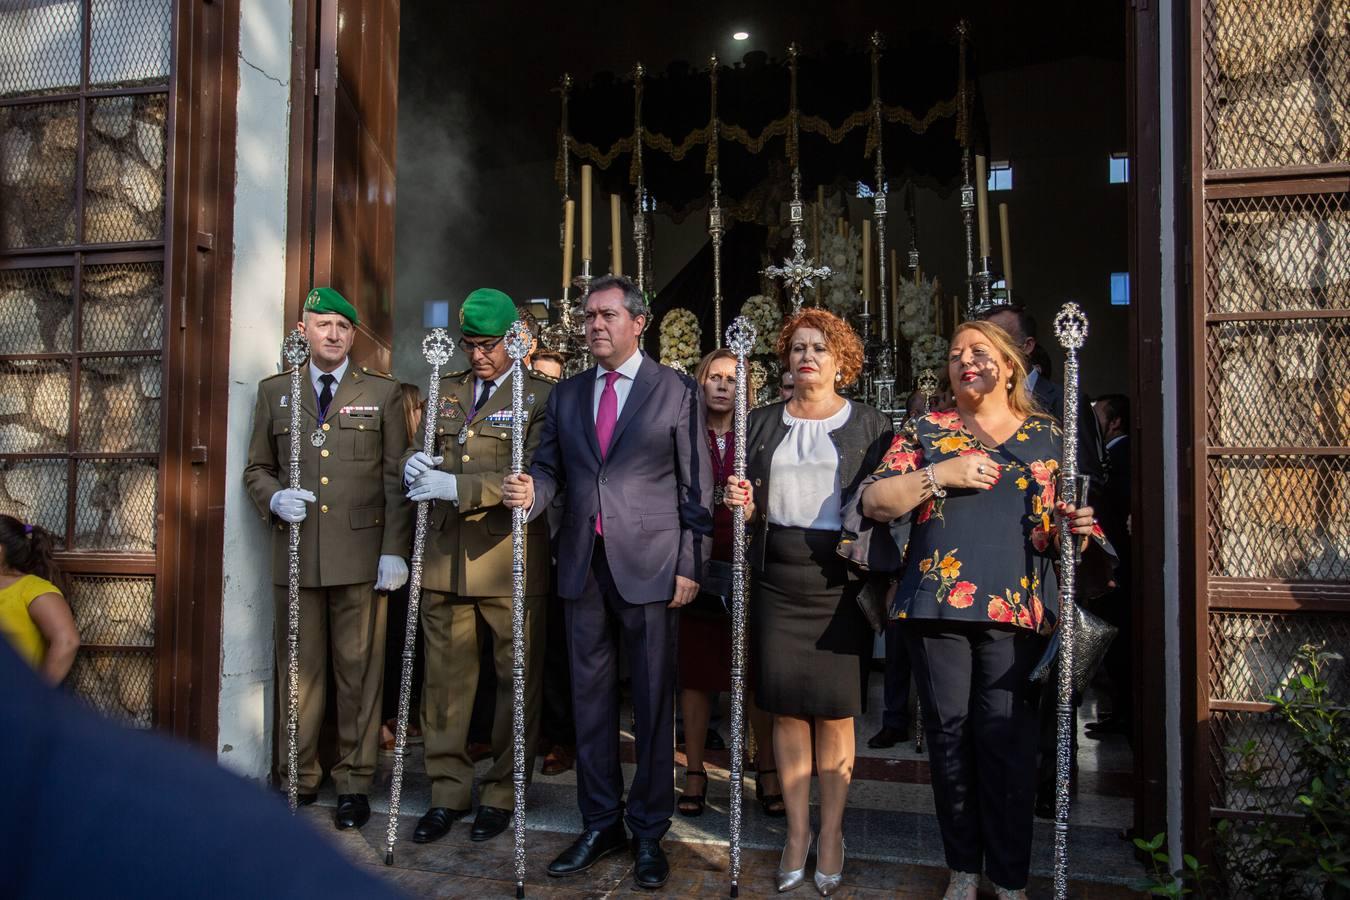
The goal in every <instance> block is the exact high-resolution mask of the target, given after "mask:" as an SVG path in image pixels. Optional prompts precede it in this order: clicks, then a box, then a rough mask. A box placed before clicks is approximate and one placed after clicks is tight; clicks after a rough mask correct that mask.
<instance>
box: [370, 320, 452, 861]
mask: <svg viewBox="0 0 1350 900" xmlns="http://www.w3.org/2000/svg"><path fill="white" fill-rule="evenodd" d="M454 355H455V344H454V342H453V341H451V340H450V335H449V334H448V333H446V330H445V329H444V328H433V329H431V333H430V334H428V335H427V336H426V337H424V338H423V339H422V358H423V359H425V360H426V361H427V362H429V363H431V384H430V386H429V387H428V388H427V403H426V407H425V410H424V412H423V413H422V452H424V453H425V454H426V455H427V456H435V455H436V408H437V406H439V405H440V394H441V367H442V366H444V365H445V364H446V363H448V362H450V359H451V357H453V356H454ZM430 512H431V503H430V501H426V500H424V501H422V502H420V503H418V504H417V525H416V528H415V529H414V530H413V551H412V564H411V565H410V566H409V569H408V620H407V623H406V625H405V626H404V629H403V669H402V672H401V673H400V674H399V680H398V724H397V726H396V727H395V729H394V771H393V775H392V776H391V777H390V780H389V827H388V830H387V831H386V832H385V836H384V837H385V840H384V864H385V865H386V866H392V865H393V864H394V842H395V841H396V840H397V839H398V808H399V801H400V800H401V799H402V797H403V757H404V754H405V753H406V751H407V749H408V714H409V707H410V706H411V705H412V678H413V655H414V654H415V653H416V651H417V617H418V613H419V609H420V606H421V603H422V556H423V554H424V553H425V551H426V547H427V519H428V517H429V514H430Z"/></svg>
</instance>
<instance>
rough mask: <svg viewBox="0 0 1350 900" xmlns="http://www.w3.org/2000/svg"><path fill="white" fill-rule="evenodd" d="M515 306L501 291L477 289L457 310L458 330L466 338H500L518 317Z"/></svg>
mask: <svg viewBox="0 0 1350 900" xmlns="http://www.w3.org/2000/svg"><path fill="white" fill-rule="evenodd" d="M519 315H520V314H519V313H518V312H517V311H516V304H515V302H514V301H512V299H511V298H510V297H508V296H506V295H505V294H503V293H502V292H501V291H498V290H494V289H492V288H479V289H478V290H476V291H474V292H473V293H472V294H470V295H469V296H467V297H465V298H464V303H463V304H462V305H461V306H460V308H459V330H460V332H461V333H462V334H464V335H465V336H466V337H501V336H502V335H504V334H506V331H507V329H509V328H510V327H511V323H512V322H514V321H515V320H516V319H517V318H518V317H519Z"/></svg>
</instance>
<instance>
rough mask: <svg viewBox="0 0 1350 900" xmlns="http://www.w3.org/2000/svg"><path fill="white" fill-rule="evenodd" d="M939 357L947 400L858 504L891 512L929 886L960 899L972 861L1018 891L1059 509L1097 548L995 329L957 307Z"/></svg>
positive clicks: (1054, 429)
mask: <svg viewBox="0 0 1350 900" xmlns="http://www.w3.org/2000/svg"><path fill="white" fill-rule="evenodd" d="M947 366H948V375H949V377H950V382H951V385H952V390H953V392H954V394H955V400H956V406H955V408H954V409H951V410H947V411H943V412H935V413H930V414H929V415H926V416H923V417H921V418H919V419H916V420H911V423H910V424H909V425H908V426H907V427H906V428H905V430H904V431H903V432H902V433H901V434H899V435H897V436H896V438H895V441H894V442H893V443H892V445H891V449H890V451H889V452H888V453H887V454H886V457H885V458H884V460H883V461H882V464H881V466H880V467H879V468H878V469H877V471H876V472H875V473H874V474H873V475H872V476H871V478H869V479H868V481H867V483H865V485H864V487H863V492H862V495H861V500H860V507H861V508H860V510H859V511H860V512H861V513H862V515H864V516H867V517H868V518H869V519H871V520H874V521H876V522H888V521H889V522H891V523H892V524H891V532H892V535H893V536H894V537H895V538H896V542H897V544H899V546H901V547H904V548H905V551H904V563H903V565H902V567H901V572H900V576H899V577H900V580H899V585H898V587H897V588H896V591H895V595H894V597H893V600H892V605H891V614H892V616H894V617H897V618H903V619H905V620H906V626H905V639H906V642H907V644H908V647H909V654H910V659H911V660H912V661H913V665H914V672H915V680H916V682H917V685H918V690H919V696H920V698H921V699H922V701H923V715H924V730H925V732H926V734H927V737H928V754H929V761H930V766H931V773H932V783H933V797H934V800H935V802H936V804H937V814H938V822H939V825H940V827H941V830H942V841H943V846H944V847H945V850H946V857H947V865H948V866H949V867H950V868H951V870H952V873H951V881H950V883H949V885H948V888H947V893H946V895H945V896H946V897H947V898H952V900H967V898H971V900H973V898H974V897H975V895H976V889H977V887H978V885H979V879H980V873H981V871H984V872H987V874H988V875H989V879H990V881H992V882H993V883H994V886H995V887H996V889H997V891H998V895H999V897H1024V896H1025V888H1026V883H1027V869H1028V866H1029V864H1030V859H1031V834H1032V809H1033V805H1034V802H1035V794H1036V743H1037V727H1038V715H1037V709H1038V693H1039V687H1038V686H1037V685H1035V684H1033V683H1032V682H1031V681H1030V680H1029V676H1030V674H1031V671H1032V669H1033V668H1034V667H1035V665H1036V663H1037V662H1038V661H1039V660H1040V658H1041V656H1042V654H1043V653H1044V651H1045V647H1046V637H1045V635H1047V634H1048V633H1049V632H1050V631H1051V630H1052V628H1053V626H1054V622H1055V613H1056V597H1057V583H1056V578H1055V563H1056V560H1057V556H1058V553H1057V551H1058V542H1057V539H1056V537H1055V529H1056V527H1057V523H1058V521H1059V519H1060V518H1064V519H1067V520H1068V521H1069V522H1071V524H1072V528H1073V531H1074V533H1076V534H1081V535H1084V538H1083V540H1084V542H1085V543H1086V542H1087V540H1088V537H1087V536H1089V535H1090V536H1092V537H1094V538H1095V539H1096V540H1097V541H1098V542H1100V546H1101V548H1102V550H1104V551H1105V552H1107V553H1109V552H1110V551H1109V549H1108V548H1107V547H1106V545H1105V543H1104V540H1103V539H1102V538H1101V530H1100V529H1099V528H1098V527H1097V525H1096V523H1095V520H1094V519H1093V517H1092V509H1091V507H1087V506H1084V507H1079V508H1077V509H1075V508H1073V507H1071V506H1066V505H1065V504H1063V503H1060V502H1059V501H1058V500H1057V498H1056V474H1057V472H1058V469H1059V460H1060V455H1061V452H1062V451H1061V433H1060V429H1059V426H1058V425H1057V424H1055V421H1054V420H1053V419H1052V418H1050V417H1049V416H1046V415H1044V414H1043V413H1041V412H1039V411H1038V410H1037V409H1036V408H1035V406H1034V401H1033V400H1032V399H1031V397H1030V395H1029V394H1028V392H1027V391H1026V388H1025V380H1026V365H1025V363H1024V361H1023V359H1022V356H1021V354H1020V353H1019V352H1018V351H1017V349H1016V347H1015V346H1014V345H1013V343H1012V342H1011V340H1010V339H1009V337H1008V335H1007V333H1006V332H1004V331H1003V330H1002V329H1000V328H999V327H998V326H996V325H991V324H989V323H987V322H966V323H964V324H963V325H961V326H960V327H959V328H958V329H957V331H956V333H955V335H953V337H952V341H951V348H950V355H949V358H948V363H947ZM906 541H907V542H908V546H907V547H906Z"/></svg>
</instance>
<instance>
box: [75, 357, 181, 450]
mask: <svg viewBox="0 0 1350 900" xmlns="http://www.w3.org/2000/svg"><path fill="white" fill-rule="evenodd" d="M160 371H161V366H160V362H159V358H158V357H154V356H116V357H101V358H96V359H86V360H84V362H83V363H82V364H81V367H80V449H81V450H82V451H84V452H86V453H154V452H156V451H157V450H158V449H159V395H160V379H161V375H160Z"/></svg>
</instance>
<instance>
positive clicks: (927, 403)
mask: <svg viewBox="0 0 1350 900" xmlns="http://www.w3.org/2000/svg"><path fill="white" fill-rule="evenodd" d="M911 252H912V253H913V254H914V256H916V257H917V256H918V251H917V250H914V251H911ZM915 265H916V266H917V265H918V262H917V260H916V262H915ZM917 384H918V388H919V390H920V391H921V392H922V393H923V411H924V414H925V415H927V414H928V413H930V412H932V411H933V400H934V399H935V398H936V397H937V392H938V377H937V373H936V372H934V371H933V370H932V369H924V370H923V371H922V372H920V373H919V378H918V381H917ZM914 752H915V753H922V752H923V700H922V699H920V698H919V689H918V688H917V687H915V689H914Z"/></svg>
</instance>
